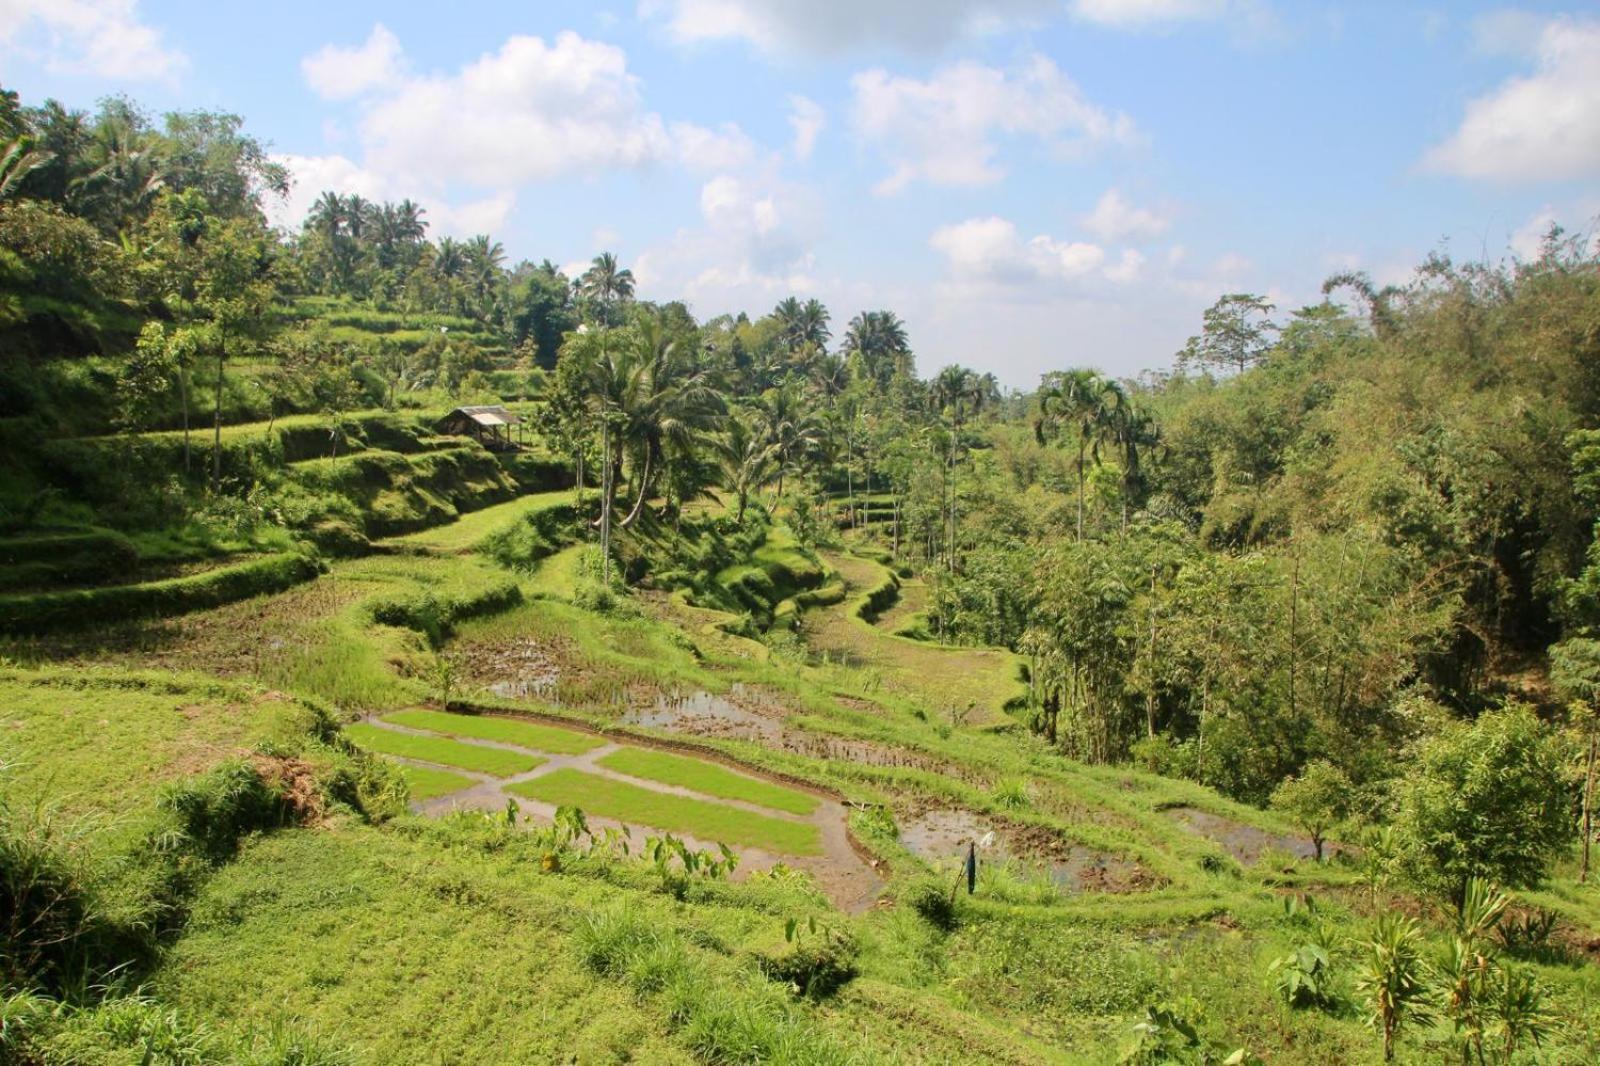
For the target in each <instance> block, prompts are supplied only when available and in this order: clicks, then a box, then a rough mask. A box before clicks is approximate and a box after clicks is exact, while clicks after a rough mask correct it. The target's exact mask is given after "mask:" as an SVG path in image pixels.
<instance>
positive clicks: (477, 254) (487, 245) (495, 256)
mask: <svg viewBox="0 0 1600 1066" xmlns="http://www.w3.org/2000/svg"><path fill="white" fill-rule="evenodd" d="M462 260H463V262H464V264H465V268H466V269H465V274H466V279H467V285H468V286H469V287H470V288H471V290H472V298H473V304H474V310H475V312H476V314H477V317H478V318H479V320H481V321H488V319H489V318H490V316H491V315H492V314H493V313H494V298H495V294H496V292H497V291H498V290H499V288H500V282H501V277H502V272H503V271H502V268H503V267H504V265H505V261H506V250H505V248H503V247H501V245H500V242H499V241H495V240H490V239H489V237H488V235H486V234H482V233H480V234H478V235H477V236H476V237H474V238H472V239H471V240H470V241H468V242H467V243H466V247H465V248H464V249H463V250H462Z"/></svg>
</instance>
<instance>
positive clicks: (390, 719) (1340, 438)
mask: <svg viewBox="0 0 1600 1066" xmlns="http://www.w3.org/2000/svg"><path fill="white" fill-rule="evenodd" d="M292 180H293V175H291V174H288V173H286V172H285V171H284V170H283V168H282V167H280V166H279V165H277V164H275V163H274V162H272V161H271V159H270V158H269V156H268V154H267V152H266V151H265V150H264V149H263V147H262V145H261V144H260V143H258V142H257V141H256V140H255V139H253V138H252V137H251V136H250V135H249V134H248V133H247V132H246V131H245V128H244V126H243V123H242V122H241V120H239V119H238V118H236V117H234V116H231V115H223V114H212V113H177V114H169V115H165V116H161V117H160V118H159V119H158V118H155V117H152V116H150V115H148V114H146V113H144V112H143V111H142V110H141V109H140V108H139V107H138V105H136V104H135V103H133V102H132V101H129V100H126V99H120V98H118V99H112V100H108V101H105V102H104V103H103V104H102V105H101V106H100V108H99V109H98V110H97V111H95V112H94V113H82V112H77V111H73V110H70V109H68V108H65V107H63V106H62V105H60V104H58V103H56V102H54V101H46V102H44V103H42V104H37V105H35V104H24V102H22V101H20V100H19V99H18V98H17V96H16V94H14V93H0V687H3V688H4V690H5V691H4V695H3V696H0V1056H8V1057H9V1058H8V1059H7V1061H17V1062H24V1063H34V1062H38V1063H56V1062H106V1063H123V1062H161V1063H189V1062H235V1061H239V1062H255V1063H323V1062H345V1061H363V1062H385V1061H400V1060H401V1059H402V1058H403V1057H404V1056H406V1055H408V1054H409V1055H412V1056H414V1057H415V1058H417V1059H428V1060H437V1061H497V1060H498V1061H582V1062H610V1061H630V1060H632V1061H647V1062H655V1061H663V1062H676V1061H704V1062H716V1063H721V1062H746V1061H750V1062H753V1061H780V1062H857V1061H862V1062H866V1061H874V1062H875V1061H889V1062H912V1061H930V1062H943V1061H1015V1062H1036V1061H1134V1062H1245V1061H1255V1060H1257V1059H1261V1060H1267V1061H1319V1062H1346V1061H1376V1060H1378V1059H1380V1058H1381V1059H1388V1058H1390V1057H1397V1058H1400V1059H1403V1060H1406V1061H1428V1062H1432V1061H1446V1060H1450V1061H1456V1060H1459V1061H1490V1060H1494V1061H1508V1062H1509V1061H1518V1062H1522V1061H1528V1062H1532V1061H1540V1062H1570V1063H1581V1062H1592V1061H1595V1060H1596V1058H1597V1057H1600V969H1597V965H1600V890H1596V889H1595V887H1594V885H1593V876H1594V875H1593V873H1592V871H1591V870H1590V850H1591V843H1592V839H1593V835H1594V829H1593V822H1592V817H1591V808H1592V805H1593V800H1594V791H1595V776H1596V766H1595V762H1596V749H1597V740H1600V540H1597V539H1596V534H1597V532H1600V527H1597V520H1600V256H1597V252H1596V244H1595V242H1594V241H1593V240H1592V238H1591V236H1590V235H1587V234H1585V235H1572V234H1567V233H1563V232H1561V231H1559V230H1553V231H1552V232H1551V233H1550V234H1549V235H1548V237H1547V238H1546V240H1545V242H1544V245H1543V248H1542V251H1541V252H1540V254H1539V255H1538V256H1537V257H1536V258H1532V259H1527V260H1515V259H1513V260H1506V261H1501V262H1458V261H1454V260H1452V259H1450V258H1447V257H1444V256H1442V255H1436V256H1434V257H1431V258H1429V259H1428V260H1427V261H1426V262H1424V263H1422V264H1421V265H1420V266H1419V267H1418V268H1417V270H1416V271H1415V273H1414V275H1413V276H1412V278H1411V280H1410V281H1409V282H1407V283H1406V284H1405V285H1402V286H1388V287H1381V288H1380V287H1378V286H1376V285H1375V284H1374V283H1373V282H1372V281H1371V280H1370V279H1369V278H1367V277H1366V276H1364V275H1360V274H1343V275H1336V276H1334V277H1331V278H1329V279H1328V281H1327V284H1326V285H1325V286H1324V292H1325V296H1326V298H1325V299H1324V301H1323V302H1321V303H1318V304H1315V305H1312V306H1307V307H1302V308H1280V307H1275V306H1273V305H1271V304H1270V303H1269V302H1267V301H1266V300H1265V299H1264V298H1263V297H1260V296H1257V295H1253V294H1248V293H1227V294H1219V298H1218V300H1217V301H1216V303H1215V304H1214V305H1213V306H1212V308H1211V309H1210V310H1209V311H1207V312H1206V314H1205V316H1204V318H1203V320H1202V321H1201V322H1199V323H1196V329H1197V332H1196V335H1195V336H1194V337H1193V338H1192V339H1191V340H1190V341H1189V343H1188V345H1187V346H1185V348H1184V349H1183V350H1182V351H1181V352H1178V353H1176V356H1175V363H1174V367H1173V368H1172V369H1171V370H1164V371H1160V372H1150V373H1147V374H1144V375H1142V376H1140V377H1139V378H1137V379H1133V380H1114V379H1112V378H1110V377H1107V376H1106V375H1104V374H1102V373H1099V372H1097V371H1095V370H1093V369H1088V368H1070V367H1063V368H1062V369H1060V370H1059V371H1056V372H1052V373H1050V374H1047V375H1045V376H1044V378H1043V380H1041V381H1040V382H1039V384H1038V387H1037V388H1036V389H1034V390H1032V391H1030V392H1025V393H1023V392H1016V391H1007V390H1003V389H1002V388H1001V387H1000V386H999V384H998V383H997V382H996V380H995V378H994V377H993V376H992V375H988V374H980V373H978V372H976V371H973V370H971V369H968V368H965V367H961V366H951V367H945V368H942V369H938V370H937V371H934V372H931V374H929V375H928V376H923V373H924V372H925V371H926V370H928V369H931V368H919V367H918V365H917V362H916V359H915V354H914V352H913V350H912V347H911V344H910V341H909V331H908V327H907V324H906V323H904V322H902V321H901V320H900V318H899V317H898V316H897V315H896V314H895V313H894V312H893V311H892V310H887V309H875V310H862V311H860V312H859V313H855V314H853V316H852V317H848V318H846V317H845V315H844V313H843V312H840V313H838V314H836V313H835V312H834V310H831V309H829V308H827V307H825V306H823V305H822V304H821V303H819V302H818V301H817V300H815V299H810V300H806V299H801V298H800V297H791V298H788V299H785V300H783V301H782V302H780V303H778V304H777V306H776V307H774V308H771V309H770V310H767V311H765V312H764V313H758V314H756V315H755V316H754V317H752V316H751V315H749V314H744V313H740V314H737V315H722V316H719V317H715V318H710V319H707V320H704V321H700V320H697V319H696V317H695V316H694V315H693V314H692V313H691V312H690V310H689V308H687V307H686V306H685V305H684V304H682V303H677V302H666V303H655V302H651V301H646V300H642V299H638V298H636V296H635V292H634V279H633V276H632V274H631V273H630V272H629V270H627V269H626V268H625V267H624V266H623V265H622V264H621V263H619V262H618V261H617V260H616V258H615V257H614V256H612V255H610V254H602V255H600V256H598V257H596V258H595V259H594V261H593V263H592V264H591V265H590V266H589V267H588V269H587V270H586V271H585V272H583V273H582V274H581V276H579V277H576V278H569V277H567V276H566V275H564V274H563V273H562V271H561V270H560V269H559V268H557V267H556V266H555V265H553V264H552V263H551V262H549V261H548V260H546V261H544V262H542V263H538V264H535V263H532V262H527V261H522V262H516V263H511V262H509V261H508V258H507V255H506V253H505V251H504V249H503V248H502V246H501V245H500V244H499V243H498V242H496V241H495V240H494V239H493V238H492V237H491V236H488V235H483V236H478V237H475V238H472V239H470V240H465V241H459V240H454V239H452V238H449V237H439V238H437V239H435V238H433V237H432V236H431V235H430V227H429V225H428V219H427V218H426V212H425V211H423V210H422V209H421V208H420V207H418V206H417V205H416V204H415V203H413V202H411V201H409V200H404V201H401V202H399V203H381V204H380V203H371V202H367V201H365V200H363V199H362V198H360V197H357V196H345V195H340V194H337V193H334V192H327V193H324V194H323V195H322V196H321V197H320V198H319V199H318V200H317V202H316V205H315V208H314V210H313V211H312V213H311V214H310V216H309V217H308V218H307V219H306V220H305V223H304V226H303V228H302V229H301V230H300V231H298V232H294V233H285V232H281V231H276V230H273V229H271V228H269V226H268V225H267V222H266V217H265V215H264V214H263V211H262V205H263V203H264V201H265V199H266V198H268V197H272V196H275V195H279V194H281V193H282V191H283V190H284V189H286V188H287V187H288V183H289V182H291V181H292ZM461 405H502V406H504V407H505V408H506V409H507V410H508V411H509V412H511V413H512V414H514V415H516V416H519V417H520V418H521V419H522V422H521V423H520V425H519V426H517V427H516V428H515V429H514V431H513V435H512V438H511V439H512V440H513V441H515V442H516V444H517V447H515V448H514V449H508V450H494V449H490V448H487V447H485V446H484V445H483V444H482V443H480V442H479V441H477V440H474V439H472V438H469V437H458V436H449V435H445V434H443V433H441V432H439V430H438V424H439V420H440V418H441V417H442V416H444V415H445V414H446V413H447V412H449V411H450V410H451V409H453V408H455V407H458V406H461ZM681 698H689V699H690V700H691V702H692V701H693V700H697V699H701V698H704V699H706V700H709V701H711V702H712V703H714V704H715V706H714V708H713V710H712V711H711V712H708V715H702V717H701V718H699V719H695V718H693V716H684V715H680V714H678V713H677V704H678V702H679V700H680V699H681ZM424 704H426V705H427V706H426V708H423V706H422V705H424ZM752 707H754V708H755V709H754V710H752ZM728 708H732V709H731V710H730V709H728ZM451 711H456V712H468V713H466V714H458V715H450V714H447V713H445V712H451ZM652 713H653V714H656V715H657V717H656V718H651V717H650V715H651V714H652ZM641 714H642V715H643V717H639V715H641ZM406 715H409V716H411V717H409V718H407V717H403V716H406ZM419 715H420V716H422V717H418V716H419ZM428 715H435V716H437V717H427V716H428ZM519 715H520V716H522V717H521V718H520V719H519V718H518V716H519ZM497 716H505V717H503V718H502V717H497ZM529 716H533V717H529ZM719 716H721V719H720V720H719V721H710V723H709V724H708V719H718V717H719ZM535 719H537V722H538V723H543V724H542V725H539V724H537V723H536V722H535ZM358 720H361V721H360V722H359V724H356V723H357V721H358ZM552 723H555V724H552ZM563 723H565V724H563ZM568 726H570V727H571V728H570V729H569V728H567V727H568ZM519 727H520V728H519ZM541 730H542V732H541ZM741 730H743V731H741ZM396 738H402V739H396ZM596 738H599V739H596ZM627 743H632V744H635V745H637V746H626V744H627ZM619 744H621V745H624V746H621V747H617V749H616V750H615V751H613V750H612V746H616V745H619ZM652 744H656V745H660V744H668V745H669V746H670V747H671V751H672V752H673V753H675V754H663V753H661V752H659V751H655V750H653V749H652V747H651V745H652ZM496 745H498V747H497V746H496ZM702 756H703V757H704V758H702ZM563 760H566V761H567V762H572V763H573V765H572V766H568V765H567V764H566V763H565V762H563ZM574 760H575V761H574ZM547 762H548V763H550V764H551V766H553V767H555V768H554V769H549V768H547V769H548V772H544V773H542V774H541V775H540V776H532V777H529V778H528V779H527V780H522V779H521V778H518V780H517V782H515V783H512V784H509V785H507V786H506V792H507V795H502V794H501V793H499V792H497V791H493V790H494V789H495V788H497V787H498V786H496V785H495V784H494V782H495V781H496V780H497V779H501V778H510V777H516V776H517V775H519V774H527V773H532V768H533V767H536V766H538V765H539V764H541V763H547ZM729 767H732V768H733V769H731V770H730V769H729ZM563 775H565V776H563ZM607 782H609V784H606V783H607ZM641 782H644V783H648V782H655V785H653V786H648V787H647V786H646V785H645V784H641ZM661 786H665V787H666V788H667V789H668V791H667V792H662V791H660V787H661ZM791 786H793V787H791ZM485 787H487V788H489V789H490V791H492V792H493V795H492V798H491V801H490V802H489V803H487V804H485V803H476V807H475V805H474V803H469V802H466V801H465V800H463V802H462V803H461V804H460V808H461V809H459V810H454V811H450V810H449V809H448V807H449V804H448V802H447V801H448V797H450V796H452V795H456V794H459V795H461V796H466V795H468V794H469V792H468V791H467V790H471V791H470V795H473V796H478V795H479V793H480V792H481V791H482V789H483V788H485ZM652 788H654V789H656V790H655V791H651V789H652ZM671 790H676V791H671ZM664 795H670V796H672V800H671V802H669V801H668V800H665V799H663V798H662V796H664ZM697 795H698V798H696V797H697ZM819 797H820V798H819ZM480 798H481V797H480ZM712 800H718V801H725V802H711V801H712ZM519 801H527V802H528V805H526V806H524V807H523V808H522V814H523V815H524V817H523V818H521V819H519V817H518V809H519ZM441 804H444V805H441ZM507 804H509V807H507ZM819 804H820V806H819ZM741 805H742V806H741ZM477 808H482V809H477ZM763 809H765V811H766V813H764V814H763V813H760V812H761V810H763ZM773 812H776V813H775V814H774V813H773ZM785 819H787V820H785ZM806 819H810V821H807V820H806ZM830 819H831V821H830ZM930 819H931V820H930ZM940 819H943V821H941V820H940ZM591 823H592V824H591ZM628 824H634V825H642V826H644V827H646V828H652V829H654V830H659V831H661V833H662V835H660V836H651V837H648V838H644V839H643V840H642V841H641V838H640V837H637V836H635V837H632V838H630V837H629V835H628V833H627V830H626V829H625V828H624V826H626V825H628ZM941 826H942V827H943V829H942V830H940V831H939V832H936V831H935V829H937V828H938V827H941ZM951 826H955V827H956V828H951ZM930 827H933V828H930ZM672 832H678V833H680V834H681V837H674V836H672V835H671V833H672ZM940 832H943V833H944V835H943V836H940ZM985 833H987V836H985V835H984V834H985ZM830 834H832V835H830ZM997 834H998V836H997ZM930 837H937V838H939V839H938V843H937V844H936V845H932V846H929V845H927V844H926V841H927V840H928V839H929V838H930ZM847 838H848V846H845V842H846V840H847ZM685 839H688V840H689V841H690V842H689V843H685ZM979 839H981V840H982V841H983V842H984V843H983V847H984V848H985V849H997V850H987V851H984V852H982V853H981V858H982V861H981V862H980V863H979V870H978V876H977V878H976V880H977V890H976V892H973V893H971V894H968V892H967V890H966V889H965V888H962V890H961V891H960V892H959V893H958V892H957V891H955V890H954V889H952V888H951V885H952V883H953V882H952V878H953V877H954V878H957V882H956V883H959V877H958V868H957V866H956V865H953V863H955V862H957V861H958V860H959V858H960V857H961V855H962V854H964V853H965V849H966V846H967V844H968V842H969V841H977V840H979ZM997 840H998V843H996V841H997ZM919 841H920V842H921V843H919ZM830 842H831V843H830ZM702 844H703V845H705V847H703V848H702V847H700V846H699V845H702ZM715 844H722V845H728V846H725V847H722V848H720V849H716V848H713V847H712V845H715ZM735 845H737V846H742V847H745V848H746V849H753V850H749V851H748V854H747V853H742V852H735V851H732V850H730V847H731V846H735ZM763 848H765V849H766V850H767V851H770V852H771V853H772V854H776V855H779V856H785V858H782V859H780V860H779V861H777V862H776V863H773V862H770V861H767V862H763V861H762V860H761V857H760V856H761V854H762V853H763ZM975 854H979V853H976V852H975ZM1073 855H1077V856H1079V857H1080V858H1081V860H1082V861H1083V862H1084V863H1086V864H1087V865H1086V866H1085V867H1083V868H1082V869H1077V870H1076V872H1075V873H1073V872H1070V871H1068V869H1067V868H1068V867H1069V866H1070V863H1071V859H1072V856H1073ZM852 856H854V857H852ZM1085 856H1086V857H1087V858H1082V857H1085ZM808 857H809V858H808ZM766 858H767V859H770V858H771V855H767V856H766ZM807 861H811V862H813V863H814V864H815V865H814V866H811V867H808V866H807V865H806V862H807ZM830 864H831V865H830ZM1085 870H1087V871H1088V872H1085ZM841 885H844V886H846V887H843V888H841V887H840V886H841Z"/></svg>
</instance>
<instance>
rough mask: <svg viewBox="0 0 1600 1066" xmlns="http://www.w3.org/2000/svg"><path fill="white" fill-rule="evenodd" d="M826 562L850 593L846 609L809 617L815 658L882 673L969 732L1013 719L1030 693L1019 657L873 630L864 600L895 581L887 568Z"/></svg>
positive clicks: (847, 560) (848, 560)
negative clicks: (1017, 704)
mask: <svg viewBox="0 0 1600 1066" xmlns="http://www.w3.org/2000/svg"><path fill="white" fill-rule="evenodd" d="M822 558H823V560H824V561H825V562H827V564H828V565H829V566H830V567H832V568H833V569H834V570H836V571H837V572H838V573H839V575H840V576H841V577H842V578H843V579H844V582H845V587H846V590H847V591H846V595H845V598H844V600H843V601H842V602H840V603H837V604H834V605H833V606H830V607H825V608H822V609H820V610H815V611H810V612H807V614H806V616H805V618H804V622H803V625H802V633H803V635H804V637H805V641H806V643H807V645H808V646H809V647H810V648H811V649H812V650H813V651H815V652H818V653H820V654H823V655H826V656H829V657H831V658H833V659H835V660H836V661H841V662H844V663H845V664H847V665H850V666H854V667H858V668H861V669H864V670H870V671H874V672H876V673H877V675H878V676H879V677H880V678H881V679H882V682H883V685H884V687H885V688H887V689H889V690H891V691H893V692H895V693H897V694H899V695H902V696H904V697H906V698H908V699H911V700H913V701H915V702H917V703H918V704H920V705H922V706H923V707H924V708H925V709H926V710H927V711H929V712H930V713H932V714H936V715H938V716H939V717H940V718H942V719H947V720H951V721H957V722H963V723H965V724H968V725H994V724H999V723H1002V722H1005V721H1006V720H1007V719H1006V713H1005V707H1006V704H1007V703H1008V702H1009V701H1011V700H1013V699H1020V698H1021V697H1022V696H1023V695H1024V694H1025V689H1024V687H1023V684H1022V681H1021V664H1020V662H1019V660H1018V659H1017V657H1016V656H1015V655H1013V654H1011V653H1010V652H1008V651H1001V650H998V649H993V648H957V647H947V646H943V645H938V644H929V643H925V642H923V641H917V640H911V639H909V638H906V637H897V636H894V635H892V634H891V633H889V632H886V631H885V630H884V629H883V628H882V627H880V626H875V625H872V624H869V623H868V622H867V621H865V620H864V619H863V618H862V617H861V615H860V613H859V611H860V607H861V600H862V597H864V596H865V595H866V594H867V593H868V592H869V591H870V590H872V589H874V588H876V587H877V586H878V585H880V584H881V583H882V582H883V581H884V580H885V579H886V578H887V577H888V576H889V571H888V569H887V568H886V567H885V566H883V565H882V564H881V563H877V562H874V561H873V560H871V559H863V558H861V557H860V556H856V555H847V554H844V553H841V552H824V553H822Z"/></svg>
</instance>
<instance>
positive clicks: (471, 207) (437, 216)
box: [265, 155, 516, 237]
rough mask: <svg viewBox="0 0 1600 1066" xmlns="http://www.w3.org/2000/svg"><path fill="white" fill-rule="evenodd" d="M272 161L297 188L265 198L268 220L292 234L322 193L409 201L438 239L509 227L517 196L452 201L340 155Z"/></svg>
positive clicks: (283, 157) (281, 157)
mask: <svg viewBox="0 0 1600 1066" xmlns="http://www.w3.org/2000/svg"><path fill="white" fill-rule="evenodd" d="M273 160H274V162H278V163H282V164H283V165H284V166H286V167H288V168H289V173H290V175H291V176H292V178H293V184H292V185H291V186H290V189H289V195H288V196H285V197H281V198H280V197H276V196H272V195H268V196H267V197H266V198H265V206H266V211H267V221H268V222H270V223H271V224H272V225H274V226H279V227H282V228H283V229H287V230H291V231H293V230H298V229H299V228H300V225H301V223H302V222H304V221H305V217H306V214H307V212H309V211H310V210H311V205H312V204H314V203H315V202H316V200H317V197H319V196H321V195H322V194H323V193H324V192H336V193H339V194H340V195H343V196H349V195H351V194H354V195H356V196H361V197H363V198H365V199H368V200H377V201H383V200H399V199H402V198H406V197H409V198H411V199H413V200H416V201H417V202H418V203H419V204H421V205H422V206H423V208H425V209H426V211H427V214H426V216H425V218H424V220H425V221H426V222H427V223H428V232H429V234H430V235H431V236H435V237H437V236H452V237H466V236H471V235H472V234H475V233H493V232H495V231H497V230H499V229H501V228H502V227H503V226H504V225H505V223H506V219H508V218H509V217H510V216H511V210H512V208H513V207H515V206H516V195H515V194H514V193H512V192H511V191H509V190H502V191H500V192H497V193H495V194H493V195H491V196H487V197H483V198H480V199H475V200H468V201H463V202H452V201H450V200H447V199H446V198H445V197H443V196H442V195H439V194H438V193H437V192H432V193H430V192H428V191H426V190H424V189H419V188H418V186H417V185H416V184H415V183H411V182H407V181H405V180H404V179H401V180H396V178H395V177H394V176H393V175H390V174H386V173H379V172H377V171H373V170H369V169H367V168H365V167H362V166H360V165H359V164H357V163H355V162H353V161H351V160H350V159H348V158H346V157H345V156H342V155H322V156H308V155H279V156H274V157H273Z"/></svg>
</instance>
